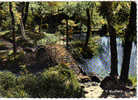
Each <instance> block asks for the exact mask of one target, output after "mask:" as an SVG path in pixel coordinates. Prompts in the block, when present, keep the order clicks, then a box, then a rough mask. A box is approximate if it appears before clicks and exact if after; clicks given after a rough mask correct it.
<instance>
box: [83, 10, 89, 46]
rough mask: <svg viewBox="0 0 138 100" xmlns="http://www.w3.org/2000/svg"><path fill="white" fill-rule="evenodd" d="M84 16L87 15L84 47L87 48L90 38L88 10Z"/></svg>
mask: <svg viewBox="0 0 138 100" xmlns="http://www.w3.org/2000/svg"><path fill="white" fill-rule="evenodd" d="M86 14H87V35H86V41H85V45H84V47H87V46H88V42H89V38H90V31H91V26H90V12H89V8H87V9H86Z"/></svg>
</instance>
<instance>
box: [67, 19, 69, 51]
mask: <svg viewBox="0 0 138 100" xmlns="http://www.w3.org/2000/svg"><path fill="white" fill-rule="evenodd" d="M66 46H67V48H68V47H69V34H68V19H66Z"/></svg>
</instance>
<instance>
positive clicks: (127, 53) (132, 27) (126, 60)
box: [120, 2, 136, 82]
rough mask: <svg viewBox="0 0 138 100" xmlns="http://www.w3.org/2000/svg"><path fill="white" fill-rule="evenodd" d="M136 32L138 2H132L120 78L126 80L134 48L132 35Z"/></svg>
mask: <svg viewBox="0 0 138 100" xmlns="http://www.w3.org/2000/svg"><path fill="white" fill-rule="evenodd" d="M135 33H136V3H135V2H131V10H130V17H129V24H128V26H127V31H126V34H125V45H124V55H123V64H122V69H121V76H120V80H121V81H123V82H126V81H127V80H128V76H129V75H128V72H129V64H130V57H131V50H132V41H133V40H132V36H133V35H135Z"/></svg>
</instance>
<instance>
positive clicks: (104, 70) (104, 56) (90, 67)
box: [83, 37, 137, 77]
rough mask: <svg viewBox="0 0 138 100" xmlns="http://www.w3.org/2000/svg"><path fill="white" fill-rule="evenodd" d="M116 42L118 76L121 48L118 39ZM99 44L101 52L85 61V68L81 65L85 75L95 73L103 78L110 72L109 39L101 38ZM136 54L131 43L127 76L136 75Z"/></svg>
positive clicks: (121, 54) (120, 64)
mask: <svg viewBox="0 0 138 100" xmlns="http://www.w3.org/2000/svg"><path fill="white" fill-rule="evenodd" d="M116 41H117V53H118V57H117V58H118V73H119V75H120V72H121V66H122V61H123V46H122V40H121V39H120V38H117V39H116ZM99 44H100V45H101V46H102V48H103V52H102V53H101V54H99V55H98V56H95V57H93V58H91V59H85V62H86V66H85V65H83V68H84V70H85V71H86V73H89V72H96V73H97V74H98V75H99V76H100V77H105V76H107V75H109V73H110V71H111V69H110V66H111V53H110V37H101V40H100V43H99ZM136 53H137V52H136V45H135V44H134V42H133V44H132V52H131V60H130V69H129V75H131V76H135V75H136V61H137V60H136Z"/></svg>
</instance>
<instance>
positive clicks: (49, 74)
mask: <svg viewBox="0 0 138 100" xmlns="http://www.w3.org/2000/svg"><path fill="white" fill-rule="evenodd" d="M81 96H82V92H81V89H80V85H79V83H78V81H77V79H76V76H75V74H74V73H73V72H72V70H70V69H69V68H68V67H67V66H65V65H63V64H62V65H58V66H55V67H51V68H49V69H45V70H44V72H42V73H38V74H36V75H34V74H31V73H27V74H22V75H20V76H17V75H15V74H13V73H11V72H8V71H4V72H0V97H9V98H11V97H12V98H13V97H14V98H15V97H17V98H19V97H20V98H24V97H28V98H30V97H33V98H78V97H81Z"/></svg>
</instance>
